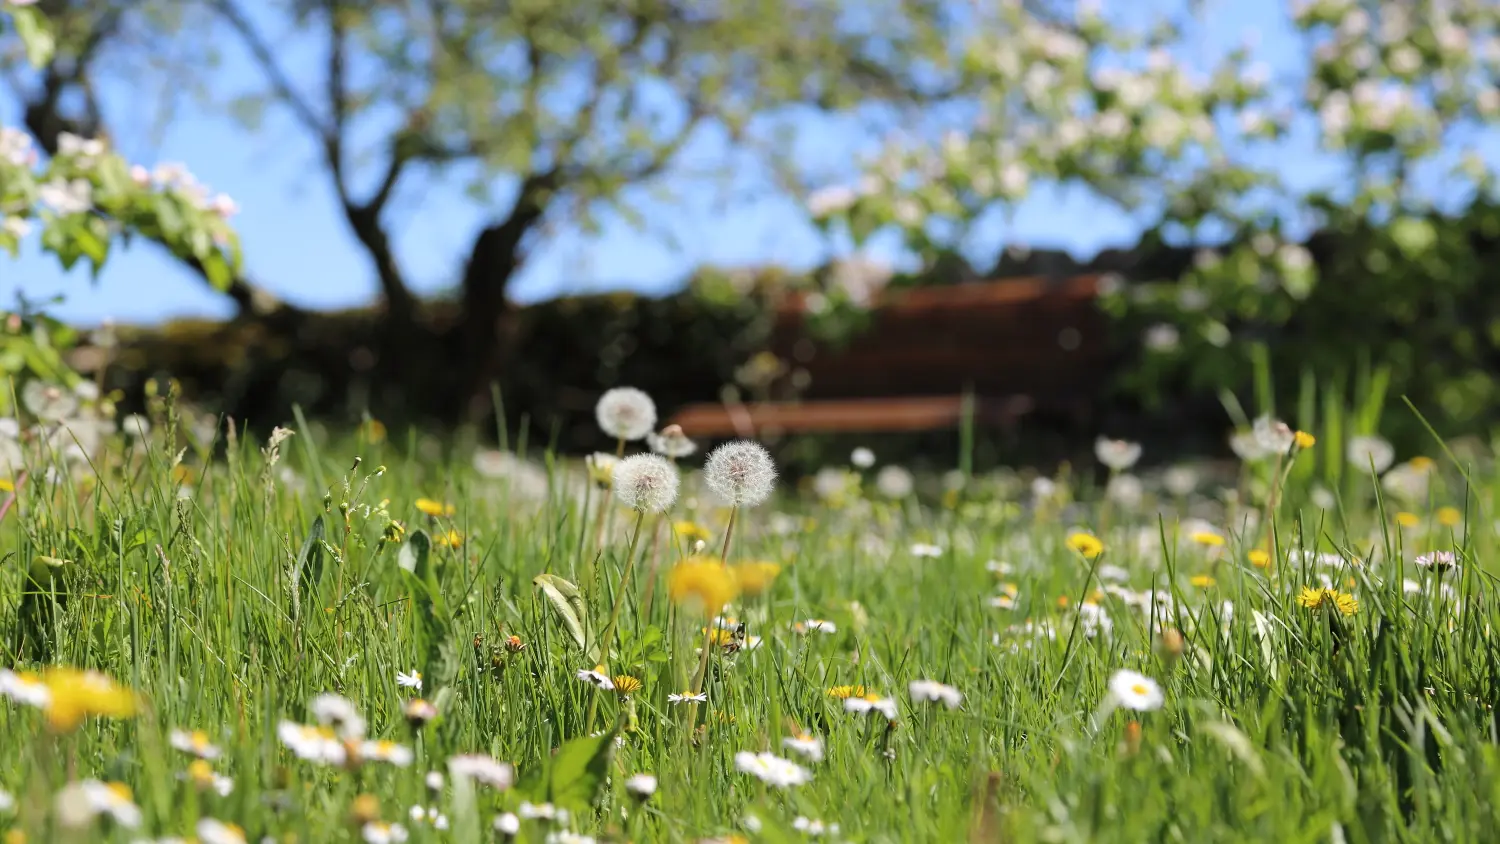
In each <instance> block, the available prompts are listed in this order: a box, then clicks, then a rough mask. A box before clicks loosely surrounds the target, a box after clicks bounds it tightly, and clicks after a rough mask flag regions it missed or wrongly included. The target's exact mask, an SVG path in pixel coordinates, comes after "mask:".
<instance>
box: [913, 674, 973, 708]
mask: <svg viewBox="0 0 1500 844" xmlns="http://www.w3.org/2000/svg"><path fill="white" fill-rule="evenodd" d="M906 691H907V693H908V694H910V695H911V699H912V700H913V701H915V702H918V703H922V702H925V701H931V702H938V703H942V704H943V705H944V706H947V707H948V708H949V709H957V708H958V705H959V704H960V703H962V702H963V699H964V696H963V693H962V692H960V691H959V690H958V689H955V688H953V687H952V686H946V685H943V684H942V683H938V682H935V681H933V680H913V681H911V682H910V683H908V684H907V686H906Z"/></svg>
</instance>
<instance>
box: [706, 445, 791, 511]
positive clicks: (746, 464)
mask: <svg viewBox="0 0 1500 844" xmlns="http://www.w3.org/2000/svg"><path fill="white" fill-rule="evenodd" d="M703 475H704V480H705V481H706V482H707V483H708V488H709V489H711V490H713V492H714V494H715V495H717V496H719V498H721V499H723V501H724V503H725V504H728V505H729V506H731V507H754V506H756V505H757V504H760V503H761V502H763V501H765V500H766V499H767V498H769V497H770V496H771V490H772V489H773V488H775V486H776V464H775V463H773V462H771V455H770V454H769V453H768V452H767V451H766V450H765V449H764V448H762V447H761V445H760V444H759V443H753V442H750V441H749V440H737V441H735V442H732V443H725V444H723V445H721V446H719V447H718V448H716V449H714V450H713V453H711V454H709V455H708V462H707V463H705V464H704V466H703Z"/></svg>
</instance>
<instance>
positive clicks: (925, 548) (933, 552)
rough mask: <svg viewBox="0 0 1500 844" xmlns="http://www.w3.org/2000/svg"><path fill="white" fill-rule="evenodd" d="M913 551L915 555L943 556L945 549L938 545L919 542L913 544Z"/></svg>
mask: <svg viewBox="0 0 1500 844" xmlns="http://www.w3.org/2000/svg"><path fill="white" fill-rule="evenodd" d="M911 553H912V556H913V557H929V558H932V557H941V556H943V549H942V547H940V546H937V545H928V544H926V543H923V542H918V543H916V544H914V545H912V546H911Z"/></svg>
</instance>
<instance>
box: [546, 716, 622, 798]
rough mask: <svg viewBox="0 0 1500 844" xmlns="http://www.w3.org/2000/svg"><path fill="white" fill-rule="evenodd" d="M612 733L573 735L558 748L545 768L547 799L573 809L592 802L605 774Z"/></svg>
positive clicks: (602, 784)
mask: <svg viewBox="0 0 1500 844" xmlns="http://www.w3.org/2000/svg"><path fill="white" fill-rule="evenodd" d="M614 747H615V733H614V731H613V730H610V731H609V732H608V733H606V734H604V735H602V736H587V737H585V738H580V739H574V740H572V741H570V742H568V743H567V744H565V745H563V746H562V747H560V748H558V751H557V755H556V756H554V757H552V762H551V764H550V765H549V766H548V772H547V800H548V801H549V802H551V803H553V804H555V805H557V806H563V807H565V808H568V809H571V810H573V811H575V812H582V811H584V810H586V809H588V808H589V807H590V806H592V805H594V802H595V801H596V800H597V799H598V798H599V789H601V788H602V787H603V786H604V780H605V777H607V776H609V759H610V755H611V754H612V753H613V752H614Z"/></svg>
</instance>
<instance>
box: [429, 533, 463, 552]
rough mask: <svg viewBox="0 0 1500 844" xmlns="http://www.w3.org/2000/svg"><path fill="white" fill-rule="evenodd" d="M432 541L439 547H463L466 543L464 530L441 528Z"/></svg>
mask: <svg viewBox="0 0 1500 844" xmlns="http://www.w3.org/2000/svg"><path fill="white" fill-rule="evenodd" d="M432 541H433V544H435V545H437V547H439V548H462V547H463V545H464V535H463V532H462V531H457V530H440V531H438V532H437V535H436V536H434V537H433V538H432Z"/></svg>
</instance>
